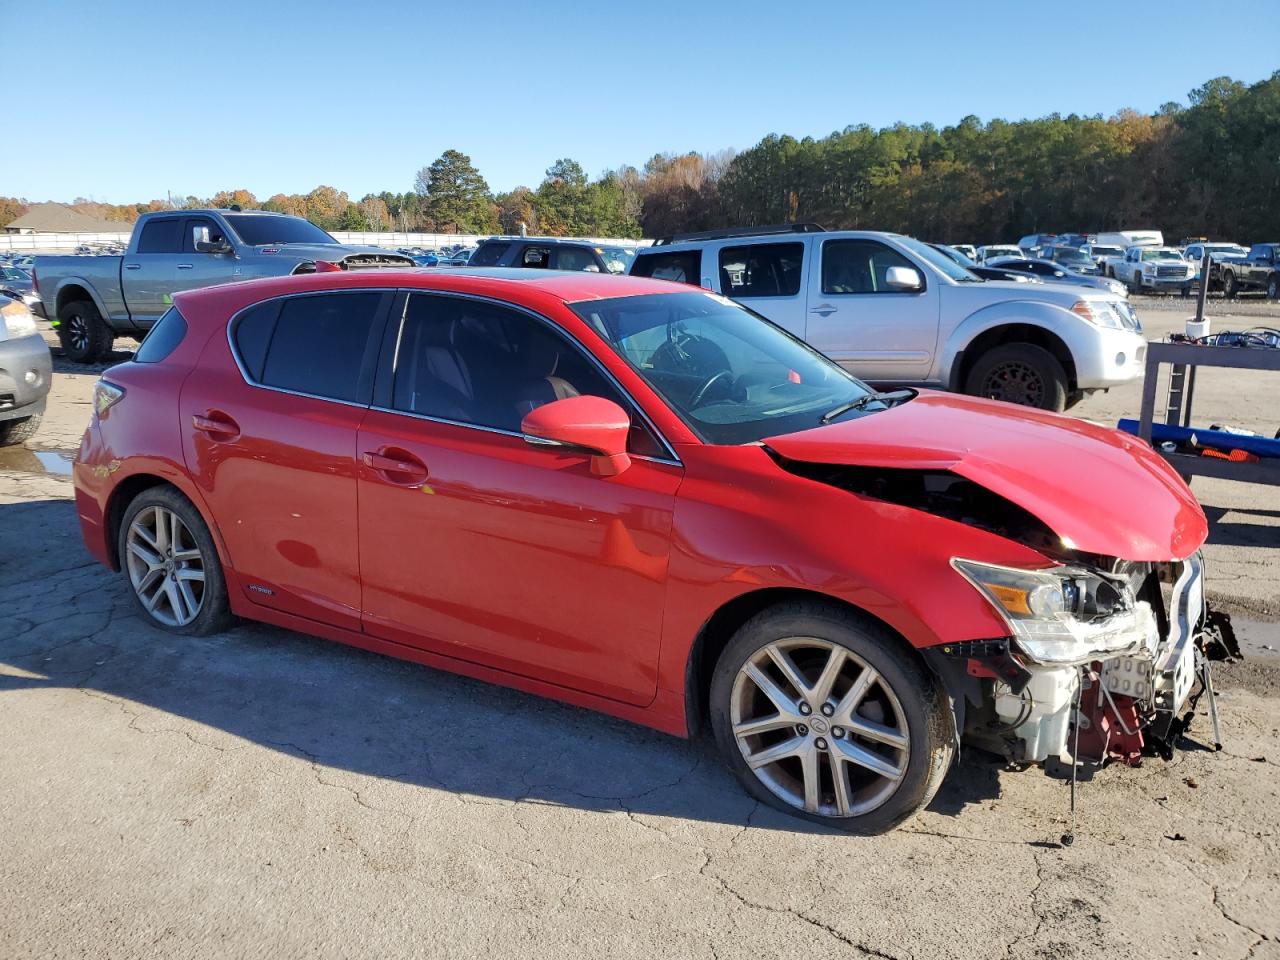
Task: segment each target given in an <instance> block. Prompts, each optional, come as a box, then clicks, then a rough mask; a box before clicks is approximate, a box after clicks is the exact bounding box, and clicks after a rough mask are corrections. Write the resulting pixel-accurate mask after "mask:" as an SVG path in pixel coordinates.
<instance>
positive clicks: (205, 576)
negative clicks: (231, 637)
mask: <svg viewBox="0 0 1280 960" xmlns="http://www.w3.org/2000/svg"><path fill="white" fill-rule="evenodd" d="M117 543H118V551H119V557H120V568H121V570H122V571H123V572H124V575H125V577H126V579H127V580H128V581H129V586H130V592H131V593H132V595H133V600H134V603H135V604H136V605H137V607H138V610H139V612H140V613H141V614H142V616H143V619H145V620H146V621H147V622H148V623H150V624H151V625H152V626H155V627H159V628H160V629H162V630H168V631H169V632H170V633H178V634H184V635H187V636H205V635H206V634H210V633H216V632H218V631H219V630H224V629H226V628H227V627H229V626H230V625H231V623H232V617H231V613H230V607H229V604H228V601H227V583H226V579H225V578H224V576H223V574H222V564H221V562H220V561H219V560H218V551H217V547H216V546H215V545H214V542H213V536H212V535H211V534H210V533H209V528H208V526H207V525H206V524H205V522H204V518H202V517H201V516H200V512H199V511H198V510H196V508H195V507H194V506H193V505H192V503H191V501H190V500H188V499H187V498H186V497H184V496H183V495H182V494H181V493H179V492H178V491H177V490H175V489H174V488H173V487H167V486H162V487H151V488H150V489H148V490H144V491H143V492H142V493H140V494H139V495H138V496H137V497H136V498H134V500H133V501H132V502H131V503H130V504H129V506H128V507H127V508H126V509H125V512H124V518H123V520H122V521H121V523H120V533H119V539H118V541H117Z"/></svg>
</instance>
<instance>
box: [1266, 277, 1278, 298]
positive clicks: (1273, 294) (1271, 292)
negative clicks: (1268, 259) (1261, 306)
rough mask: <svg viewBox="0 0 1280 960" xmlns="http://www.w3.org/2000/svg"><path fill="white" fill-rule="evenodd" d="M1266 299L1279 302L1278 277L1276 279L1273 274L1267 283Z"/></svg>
mask: <svg viewBox="0 0 1280 960" xmlns="http://www.w3.org/2000/svg"><path fill="white" fill-rule="evenodd" d="M1267 299H1268V300H1280V277H1277V276H1276V275H1275V274H1274V273H1273V274H1272V275H1271V279H1270V280H1268V281H1267Z"/></svg>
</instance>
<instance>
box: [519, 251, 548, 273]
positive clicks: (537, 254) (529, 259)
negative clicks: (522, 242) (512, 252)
mask: <svg viewBox="0 0 1280 960" xmlns="http://www.w3.org/2000/svg"><path fill="white" fill-rule="evenodd" d="M520 266H522V267H530V268H533V269H538V270H549V269H550V268H551V250H550V249H549V248H547V247H525V248H524V253H522V254H521V255H520Z"/></svg>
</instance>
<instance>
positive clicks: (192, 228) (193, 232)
mask: <svg viewBox="0 0 1280 960" xmlns="http://www.w3.org/2000/svg"><path fill="white" fill-rule="evenodd" d="M201 227H205V228H207V229H208V231H209V239H210V240H211V241H213V242H214V243H217V242H218V241H219V240H224V239H226V235H225V234H224V233H223V232H222V228H221V227H219V226H218V225H217V224H216V223H214V222H213V221H212V220H210V219H209V218H208V217H189V218H188V219H187V228H186V230H185V231H184V234H185V235H184V237H183V241H182V252H183V253H195V252H196V245H195V244H196V236H197V235H198V234H199V232H200V228H201Z"/></svg>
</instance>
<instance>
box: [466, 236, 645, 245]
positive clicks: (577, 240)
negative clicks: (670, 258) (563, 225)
mask: <svg viewBox="0 0 1280 960" xmlns="http://www.w3.org/2000/svg"><path fill="white" fill-rule="evenodd" d="M517 242H518V243H536V244H538V245H539V246H541V245H543V244H551V245H553V246H560V245H563V244H576V245H577V246H580V247H619V246H626V244H622V243H596V242H595V241H594V240H584V239H583V238H582V237H516V236H501V237H485V238H484V239H483V240H481V241H480V243H517ZM632 245H633V246H634V244H632Z"/></svg>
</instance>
